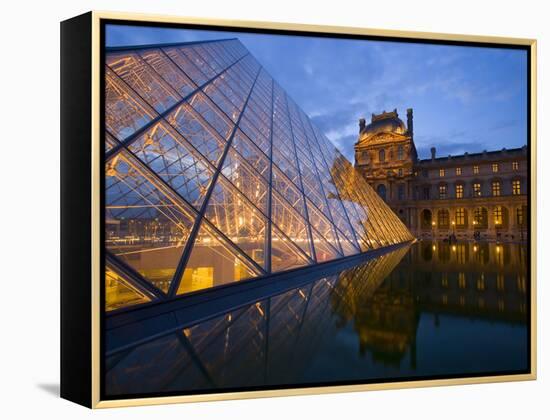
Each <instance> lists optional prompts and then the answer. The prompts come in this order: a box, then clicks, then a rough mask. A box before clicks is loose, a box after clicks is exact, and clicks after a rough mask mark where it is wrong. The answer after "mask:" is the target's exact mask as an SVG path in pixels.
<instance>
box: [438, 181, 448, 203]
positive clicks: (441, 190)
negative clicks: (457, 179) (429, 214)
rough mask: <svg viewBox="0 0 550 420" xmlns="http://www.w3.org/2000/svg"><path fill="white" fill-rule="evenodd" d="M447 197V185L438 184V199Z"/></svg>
mask: <svg viewBox="0 0 550 420" xmlns="http://www.w3.org/2000/svg"><path fill="white" fill-rule="evenodd" d="M446 198H447V186H446V185H440V186H439V199H440V200H445V199H446Z"/></svg>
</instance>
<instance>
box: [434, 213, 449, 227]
mask: <svg viewBox="0 0 550 420" xmlns="http://www.w3.org/2000/svg"><path fill="white" fill-rule="evenodd" d="M437 226H438V227H439V228H443V229H446V228H448V227H449V210H445V209H441V210H439V211H438V212H437Z"/></svg>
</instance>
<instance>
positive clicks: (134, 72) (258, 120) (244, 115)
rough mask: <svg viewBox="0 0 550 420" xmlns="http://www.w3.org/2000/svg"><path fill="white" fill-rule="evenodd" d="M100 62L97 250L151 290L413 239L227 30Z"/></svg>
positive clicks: (186, 287) (194, 286)
mask: <svg viewBox="0 0 550 420" xmlns="http://www.w3.org/2000/svg"><path fill="white" fill-rule="evenodd" d="M105 63H106V68H105V77H106V85H105V88H106V92H105V100H106V101H105V105H106V108H105V122H106V130H107V133H106V145H105V149H106V206H107V208H106V227H105V228H106V250H107V252H108V256H109V258H110V259H111V260H112V261H113V262H114V263H117V264H120V265H121V267H122V268H123V270H124V273H125V276H126V277H125V280H124V281H125V282H126V283H128V284H129V285H131V286H132V287H134V288H136V290H139V285H140V284H142V282H143V281H146V282H149V283H150V284H151V285H152V286H154V287H155V288H156V289H154V288H153V289H151V290H150V291H149V292H151V293H153V294H154V293H155V290H160V291H162V292H164V293H159V294H158V295H155V296H151V298H152V300H155V301H163V300H167V299H173V298H176V296H177V295H179V294H184V293H188V292H194V291H197V290H202V289H207V288H210V287H214V286H217V285H222V284H227V283H232V282H235V281H240V280H243V279H248V278H253V277H258V276H264V275H269V274H270V273H271V272H273V273H275V272H280V271H285V270H289V269H291V268H296V267H301V266H306V265H310V264H314V263H320V262H325V261H331V260H336V259H339V258H342V257H343V256H349V255H354V254H356V253H358V252H360V251H362V252H364V251H369V250H373V249H376V248H379V247H381V246H386V245H391V244H396V243H399V242H406V241H409V240H411V239H412V236H411V235H410V233H409V232H408V230H407V229H406V228H405V226H404V225H403V224H402V223H401V222H400V221H399V219H398V218H397V217H395V215H394V214H393V213H392V212H391V210H390V209H389V208H388V207H387V206H386V205H385V203H383V202H382V200H380V199H379V198H378V196H377V195H376V194H374V193H372V191H371V190H370V186H369V185H367V184H366V182H365V181H364V180H363V179H362V178H360V177H357V176H356V175H355V172H354V171H355V170H354V169H353V167H352V166H351V164H350V163H349V162H348V161H347V160H346V159H345V158H344V157H343V156H342V155H341V154H340V153H339V152H338V151H337V150H336V149H335V148H334V146H333V145H332V144H331V143H330V141H329V140H328V139H327V137H326V136H325V135H324V134H323V133H321V132H320V131H319V130H318V129H317V128H316V127H315V126H314V125H313V124H312V123H311V121H310V120H309V118H308V116H307V115H306V114H305V113H304V112H303V111H302V110H301V109H300V108H299V107H298V105H297V104H296V103H295V102H294V101H293V100H292V99H291V98H290V97H289V96H288V95H287V94H286V92H285V90H284V89H283V88H282V87H281V86H280V85H279V84H277V82H276V81H275V80H273V79H272V78H271V76H270V75H269V73H268V72H267V71H266V70H265V69H264V68H262V66H261V64H260V63H258V62H257V61H256V59H255V58H254V57H253V56H252V55H251V54H250V53H249V52H248V51H247V49H246V48H245V47H244V46H243V45H242V44H241V42H240V41H238V40H237V39H229V40H220V41H210V42H196V43H189V44H181V45H176V46H174V45H170V46H168V45H165V46H163V45H159V46H158V47H155V46H149V47H147V48H132V47H129V48H127V49H125V48H116V49H113V50H109V49H107V52H106V62H105ZM266 252H269V253H270V255H266ZM109 296H114V294H113V295H108V296H107V302H106V303H107V307H109V308H115V307H116V308H117V309H116V311H120V310H122V309H123V307H130V306H133V305H138V304H140V303H142V300H139V299H134V300H132V299H128V300H127V302H126V303H125V305H122V306H117V304H116V301H114V300H113V301H110V300H109V299H111V298H110V297H109ZM113 310H114V309H113Z"/></svg>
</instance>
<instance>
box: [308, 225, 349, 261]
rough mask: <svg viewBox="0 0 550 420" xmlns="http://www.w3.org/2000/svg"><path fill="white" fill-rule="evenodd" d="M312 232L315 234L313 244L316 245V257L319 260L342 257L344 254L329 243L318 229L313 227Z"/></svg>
mask: <svg viewBox="0 0 550 420" xmlns="http://www.w3.org/2000/svg"><path fill="white" fill-rule="evenodd" d="M311 234H312V235H313V245H314V246H315V257H316V258H317V262H324V261H330V260H335V259H336V258H341V257H342V254H341V253H340V252H339V251H337V250H336V248H334V246H333V245H331V244H329V243H328V242H327V241H326V240H325V238H324V237H323V235H321V234H320V233H319V232H317V230H315V229H313V228H312V229H311Z"/></svg>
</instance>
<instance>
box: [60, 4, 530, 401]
mask: <svg viewBox="0 0 550 420" xmlns="http://www.w3.org/2000/svg"><path fill="white" fill-rule="evenodd" d="M535 46H536V43H535V41H534V40H527V39H507V38H493V37H478V36H466V35H460V36H458V35H445V34H427V33H412V32H399V31H382V30H372V29H358V28H343V27H327V26H308V25H290V24H280V23H267V22H235V21H214V20H204V19H195V18H176V17H165V16H147V15H132V14H120V13H107V12H90V13H86V14H84V15H81V16H78V17H75V18H73V19H69V20H67V21H64V22H62V24H61V113H62V116H61V166H62V167H61V197H62V202H61V204H62V217H61V226H62V228H61V229H62V230H61V254H62V270H61V271H62V273H61V305H62V307H61V310H62V317H61V318H62V319H61V348H62V353H61V381H62V382H61V394H62V397H64V398H66V399H69V400H71V401H74V402H77V403H79V404H83V405H85V406H88V407H114V406H121V405H142V404H162V403H171V402H185V401H208V400H216V399H229V398H253V397H262V396H277V395H299V394H309V393H324V392H342V391H360V390H370V389H390V388H403V387H419V386H436V385H452V384H471V383H482V382H499V381H515V380H529V379H535V377H536V355H535V348H536V345H535V339H536V337H535V331H536V329H535V320H536V317H535V316H536V308H535V302H536V299H535V298H536V294H535V271H534V268H535V245H534V244H535V237H534V234H535V226H534V224H535V214H536V202H535V191H536V188H535V173H536V171H535V163H536V159H535V156H536V155H535V145H536V133H535V127H536V125H535V124H536V118H535V117H536V102H535V92H536V61H535V54H536V50H535Z"/></svg>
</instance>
